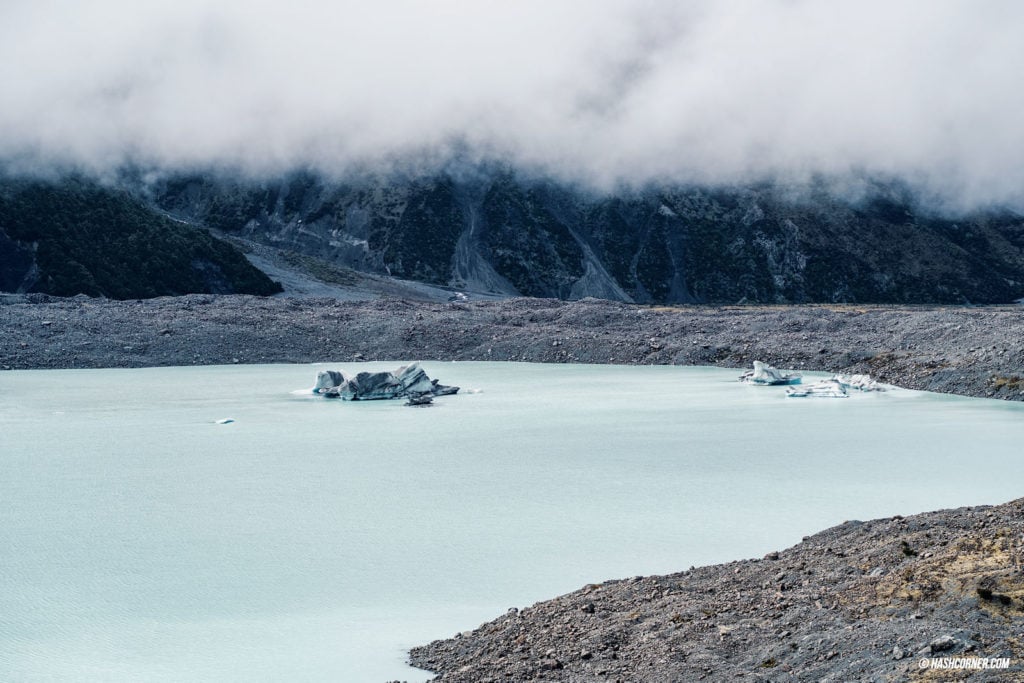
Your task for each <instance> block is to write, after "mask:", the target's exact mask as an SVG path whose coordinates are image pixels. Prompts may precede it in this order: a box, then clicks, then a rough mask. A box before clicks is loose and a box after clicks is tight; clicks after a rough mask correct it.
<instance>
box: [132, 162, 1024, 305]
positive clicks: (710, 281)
mask: <svg viewBox="0 0 1024 683" xmlns="http://www.w3.org/2000/svg"><path fill="white" fill-rule="evenodd" d="M146 191H147V195H146V196H147V200H148V201H150V202H152V203H154V204H155V205H157V206H159V207H161V208H162V209H163V210H165V211H167V212H169V213H170V214H171V215H175V216H177V217H180V218H181V219H184V220H189V221H191V222H195V223H199V224H205V225H209V226H212V227H215V228H217V229H220V230H223V231H225V232H229V233H233V234H237V235H240V236H243V237H246V238H248V239H251V240H255V241H258V242H264V243H267V244H271V245H276V246H279V247H286V248H288V249H292V250H295V251H298V252H302V253H304V254H307V255H311V256H315V257H318V258H321V259H324V260H326V261H328V262H331V263H335V264H338V265H344V266H346V267H351V268H356V269H360V270H369V271H374V272H381V273H388V274H391V275H394V276H398V277H402V278H409V279H414V280H421V281H425V282H430V283H435V284H440V285H448V286H452V287H456V288H463V289H467V290H475V291H482V292H496V293H502V294H508V295H515V294H521V295H527V296H537V297H558V298H582V297H585V296H594V297H601V298H608V299H617V300H622V301H634V302H638V303H684V302H715V303H735V302H740V301H745V302H763V303H798V302H801V303H802V302H860V303H867V302H876V303H978V304H980V303H997V302H1003V303H1005V302H1011V301H1015V300H1017V299H1019V298H1021V297H1024V217H1021V216H1019V215H1016V214H1013V213H1009V212H979V213H975V214H973V215H968V216H962V217H958V218H956V219H950V218H943V217H940V216H937V215H933V214H930V213H928V212H926V211H923V210H921V208H920V207H919V206H918V205H917V204H916V203H915V202H914V201H913V197H912V195H911V193H910V192H909V191H906V190H904V189H902V188H900V187H899V186H896V185H893V184H881V183H879V184H876V185H874V186H873V189H872V190H871V191H869V192H867V193H866V194H864V196H862V197H861V198H860V199H859V200H857V201H847V200H843V199H841V198H837V197H836V196H834V195H832V194H830V193H829V192H827V191H826V190H825V189H824V188H823V187H821V188H815V187H813V186H812V187H809V188H803V189H802V190H801V191H800V192H799V193H793V192H792V191H791V190H789V189H786V188H780V187H777V186H773V185H768V184H765V185H759V186H747V187H737V188H728V189H726V188H720V189H714V190H709V189H700V188H680V187H662V188H651V189H647V190H644V191H636V192H622V193H618V194H615V195H598V194H593V193H589V192H586V191H583V190H579V189H577V188H573V187H569V186H566V185H559V184H556V183H554V182H551V181H534V180H528V179H524V178H522V177H519V176H517V175H515V174H514V173H512V172H510V171H507V170H503V171H502V170H499V171H494V172H485V171H481V170H480V169H474V170H472V171H469V172H467V171H465V170H462V171H460V172H452V173H448V174H443V175H439V176H437V177H433V178H429V179H423V178H417V179H406V178H393V177H392V178H381V177H367V178H362V179H359V180H356V181H350V182H348V183H331V182H327V181H324V180H322V179H320V178H318V177H316V176H314V175H311V174H306V173H296V174H293V175H291V176H290V177H288V178H284V179H280V180H277V181H275V182H271V183H244V182H239V181H226V180H217V179H213V178H210V177H199V176H197V177H175V178H171V179H166V180H162V181H159V182H156V183H153V184H150V185H149V186H148V187H147V188H146Z"/></svg>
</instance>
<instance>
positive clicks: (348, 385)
mask: <svg viewBox="0 0 1024 683" xmlns="http://www.w3.org/2000/svg"><path fill="white" fill-rule="evenodd" d="M458 391H459V387H453V386H447V385H444V384H441V383H439V382H438V381H437V380H436V379H430V377H428V376H427V373H426V372H424V371H423V368H421V367H420V364H419V363H411V364H410V365H403V366H402V367H400V368H398V369H397V370H394V371H391V372H388V371H385V372H360V373H359V374H357V375H354V376H353V375H350V374H348V373H346V372H344V371H339V370H321V371H320V372H318V373H317V375H316V384H315V385H314V386H313V393H314V394H320V395H322V396H324V397H326V398H340V399H343V400H345V401H377V400H386V399H394V398H406V399H414V398H420V397H423V396H430V397H434V396H448V395H450V394H456V393H458Z"/></svg>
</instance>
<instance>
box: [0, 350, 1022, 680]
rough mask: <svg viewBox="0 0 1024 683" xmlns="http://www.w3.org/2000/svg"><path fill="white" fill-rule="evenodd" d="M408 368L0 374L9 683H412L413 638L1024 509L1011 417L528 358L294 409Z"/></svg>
mask: <svg viewBox="0 0 1024 683" xmlns="http://www.w3.org/2000/svg"><path fill="white" fill-rule="evenodd" d="M398 364H399V363H397V362H396V363H367V364H352V363H348V364H325V365H272V366H231V367H189V368H153V369H143V370H72V371H25V372H21V371H18V372H4V373H0V680H3V681H44V680H45V681H76V682H77V681H118V682H120V681H124V682H127V681H132V682H140V681H161V682H163V681H167V682H170V681H174V682H178V681H240V682H241V681H247V682H248V681H282V680H302V681H346V682H361V681H367V682H376V683H383V682H384V681H388V680H392V679H402V680H409V681H425V680H428V679H429V678H430V676H429V674H427V673H425V672H422V671H418V670H415V669H411V668H409V667H407V666H405V664H404V661H405V657H406V650H407V649H408V648H409V647H410V646H413V645H416V644H420V643H426V642H429V641H430V640H433V639H435V638H439V637H448V636H451V635H453V634H455V633H456V632H458V631H462V630H466V629H470V628H473V627H475V626H477V625H479V624H480V623H482V622H483V621H485V620H488V619H491V618H494V617H497V616H499V615H500V614H502V613H504V612H505V611H506V610H507V609H508V608H509V607H513V606H516V607H523V606H527V605H530V604H532V603H533V602H536V601H538V600H542V599H546V598H550V597H554V596H556V595H559V594H561V593H565V592H568V591H571V590H575V589H577V588H580V587H581V586H583V585H585V584H587V583H592V582H600V581H603V580H606V579H611V578H624V577H629V576H634V575H647V574H655V573H667V572H674V571H679V570H683V569H686V568H688V567H690V566H691V565H702V564H708V563H714V562H723V561H728V560H733V559H740V558H745V557H760V556H762V555H764V554H765V553H767V552H769V551H771V550H776V549H782V548H785V547H788V546H790V545H792V544H794V543H797V542H799V541H800V539H801V537H802V536H804V535H807V534H811V533H813V532H816V531H819V530H821V529H824V528H826V527H829V526H832V525H835V524H839V523H841V522H843V521H844V520H847V519H868V518H874V517H880V516H889V515H893V514H911V513H915V512H921V511H925V510H934V509H938V508H943V507H956V506H962V505H977V504H990V503H1001V502H1005V501H1007V500H1011V499H1013V498H1015V497H1019V496H1020V495H1022V491H1021V488H1020V482H1022V481H1024V458H1022V457H1021V453H1022V447H1021V446H1022V444H1024V405H1021V404H1009V403H1002V402H997V401H991V400H978V399H963V398H956V397H949V396H939V395H933V394H926V393H920V392H912V391H904V390H896V391H890V392H887V393H884V394H868V395H854V396H852V397H851V398H848V399H802V400H801V399H791V398H785V397H784V390H783V389H781V388H775V387H748V386H744V385H741V384H739V383H738V382H736V381H735V380H736V376H737V374H738V373H737V371H734V370H721V369H713V368H683V367H621V366H587V365H531V364H518V363H431V362H428V363H424V364H423V366H424V368H425V369H426V370H427V372H428V374H430V376H431V377H436V378H439V379H440V380H441V382H443V383H446V384H457V385H459V386H462V387H463V388H465V389H479V390H480V392H479V393H463V394H460V395H457V396H451V397H443V398H440V399H437V401H436V402H435V405H433V406H430V407H425V408H409V407H405V406H404V405H402V403H401V402H362V403H344V402H340V401H329V400H325V399H322V398H319V397H314V396H312V395H310V394H308V393H304V392H299V393H294V392H295V391H296V390H299V389H302V388H304V387H309V386H311V385H312V384H313V380H314V378H315V375H316V372H317V370H318V369H324V368H345V369H347V370H349V371H358V370H364V369H392V368H394V367H396V366H397V365H398ZM222 418H233V419H234V420H235V421H234V422H233V423H231V424H217V423H216V422H217V420H220V419H222Z"/></svg>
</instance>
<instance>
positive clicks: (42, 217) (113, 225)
mask: <svg viewBox="0 0 1024 683" xmlns="http://www.w3.org/2000/svg"><path fill="white" fill-rule="evenodd" d="M0 230H3V231H4V232H5V233H6V234H7V235H8V236H9V237H10V238H11V239H13V240H16V241H17V242H20V243H22V244H28V245H34V249H35V258H36V265H37V266H38V268H39V279H38V280H37V282H36V283H35V285H34V286H33V287H32V289H33V291H38V292H43V293H46V294H53V295H56V296H74V295H76V294H87V295H89V296H106V297H110V298H112V299H140V298H150V297H157V296H167V295H178V294H189V293H215V294H226V293H239V294H257V295H269V294H274V293H277V292H279V291H281V286H280V285H279V284H278V283H276V282H274V281H272V280H271V279H270V278H268V277H267V276H266V275H265V274H264V273H262V272H261V271H260V270H258V269H256V268H255V267H253V266H252V265H251V264H250V263H249V262H248V261H247V260H246V259H245V257H244V256H243V255H242V254H240V253H239V252H238V251H237V250H236V249H234V248H233V247H232V246H231V245H229V244H227V243H226V242H223V241H221V240H218V239H216V238H214V237H213V236H211V235H210V234H209V233H208V232H206V231H205V230H200V229H198V228H195V227H192V226H190V225H186V224H183V223H178V222H176V221H173V220H171V219H169V218H167V217H165V216H162V215H160V214H158V213H156V212H154V211H153V210H151V209H150V208H148V207H147V206H145V205H144V204H142V203H141V202H139V201H138V200H136V199H135V198H133V197H132V196H130V195H129V194H127V193H125V192H120V191H116V190H110V189H107V188H104V187H101V186H99V185H96V184H94V183H90V182H87V181H84V180H79V179H70V180H64V181H62V182H61V183H60V184H49V183H42V182H17V183H10V184H8V185H7V186H5V187H2V188H0Z"/></svg>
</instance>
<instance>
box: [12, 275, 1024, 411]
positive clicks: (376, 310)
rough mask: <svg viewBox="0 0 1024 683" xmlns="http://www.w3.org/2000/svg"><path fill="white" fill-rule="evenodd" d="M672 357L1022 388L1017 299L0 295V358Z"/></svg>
mask: <svg viewBox="0 0 1024 683" xmlns="http://www.w3.org/2000/svg"><path fill="white" fill-rule="evenodd" d="M374 359H388V360H516V361H531V362H553V363H565V362H571V363H623V364H678V365H718V366H723V367H737V368H738V367H748V366H749V365H750V363H751V362H752V361H753V360H755V359H759V360H764V361H766V362H768V363H771V364H772V365H775V366H777V367H780V368H794V369H804V370H825V371H834V372H847V373H849V372H858V373H864V372H867V373H870V374H872V375H873V376H875V377H877V378H879V379H881V380H882V381H884V382H888V383H892V384H897V385H899V386H903V387H907V388H912V389H925V390H929V391H940V392H947V393H957V394H963V395H966V396H979V397H994V398H1004V399H1012V400H1022V399H1024V308H1021V307H1018V306H1014V307H1001V308H960V307H909V308H894V307H882V306H876V307H854V306H789V307H766V306H751V307H704V306H693V307H679V308H666V307H661V308H649V307H641V306H633V305H627V304H619V303H612V302H607V301H599V300H584V301H573V302H565V301H554V300H545V299H508V300H504V301H493V302H463V303H422V302H407V301H401V300H395V299H384V300H379V301H338V300H334V299H287V298H258V297H248V296H202V295H193V296H184V297H174V298H163V299H151V300H145V301H109V300H97V299H88V298H85V297H76V298H73V299H55V298H50V297H46V296H41V295H27V296H25V295H0V368H3V369H24V368H92V367H142V366H152V365H193V364H222V363H289V362H296V363H297V362H312V361H337V362H345V361H357V360H374Z"/></svg>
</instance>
